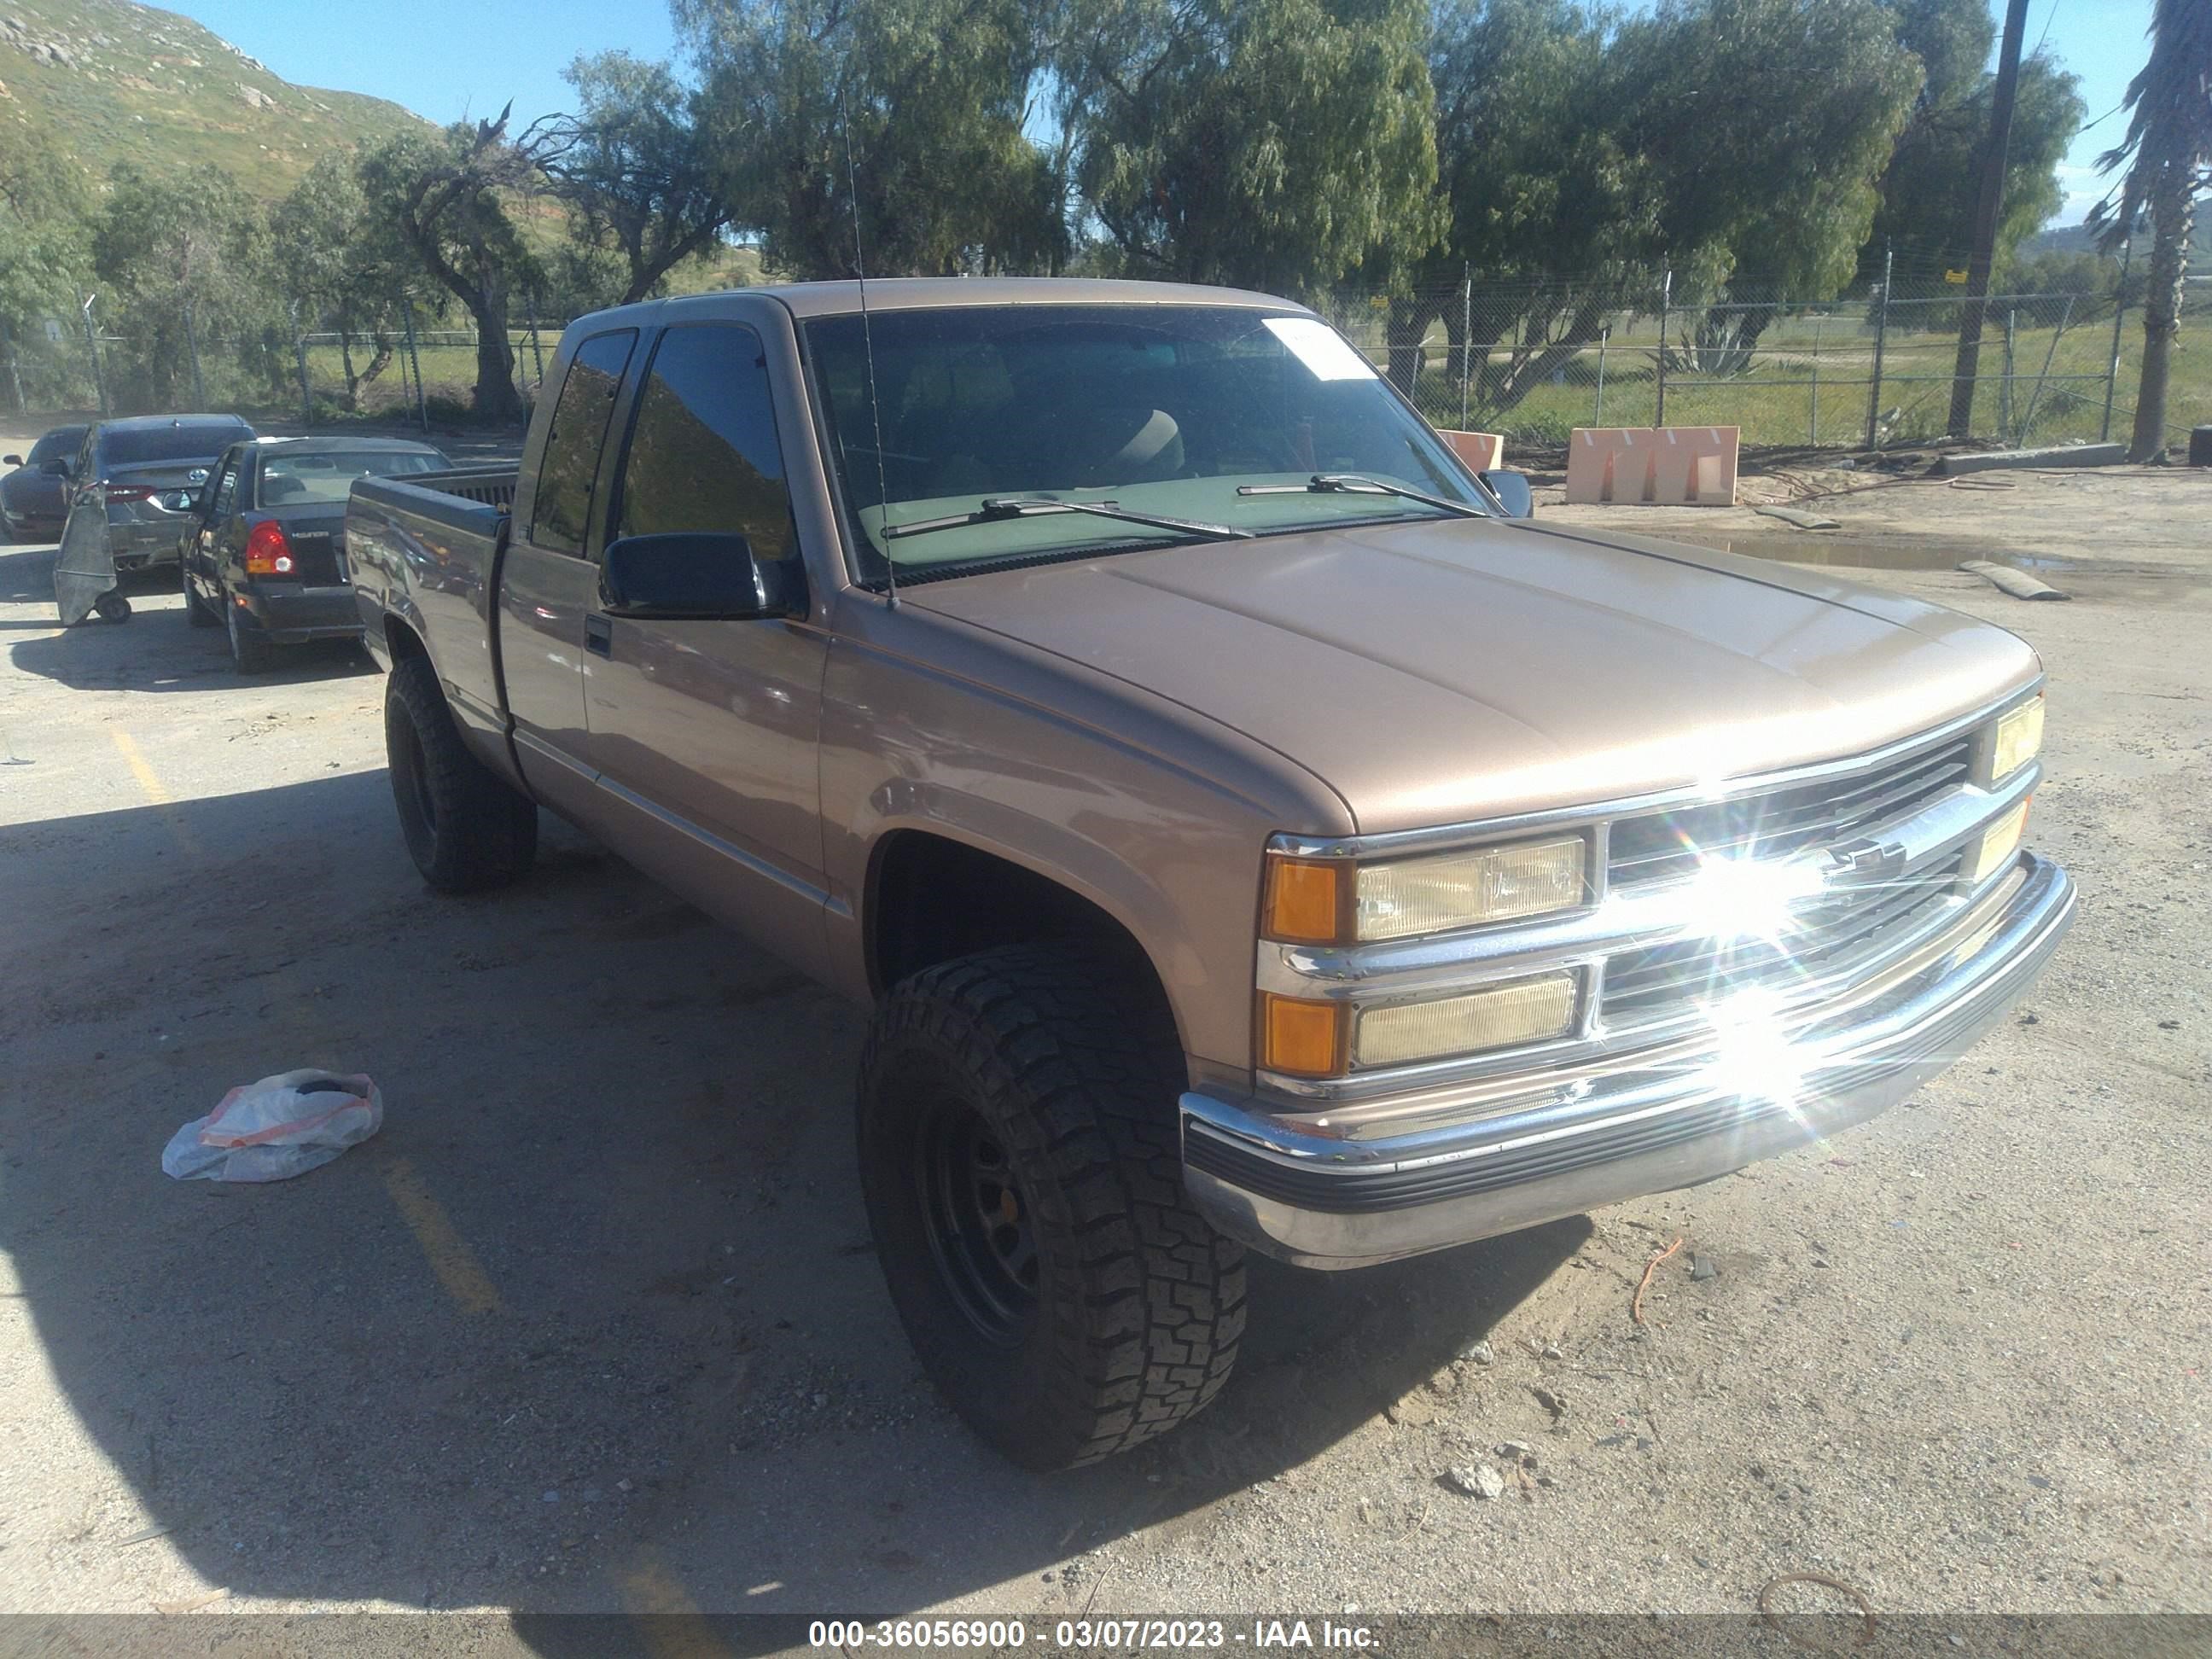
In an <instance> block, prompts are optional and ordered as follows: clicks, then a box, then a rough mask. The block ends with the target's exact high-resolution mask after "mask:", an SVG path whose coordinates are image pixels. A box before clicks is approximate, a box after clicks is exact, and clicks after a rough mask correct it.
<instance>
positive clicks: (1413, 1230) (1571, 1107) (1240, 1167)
mask: <svg viewBox="0 0 2212 1659" xmlns="http://www.w3.org/2000/svg"><path fill="white" fill-rule="evenodd" d="M2019 870H2020V872H2021V880H2020V882H2019V884H2018V885H2016V886H2013V887H2010V889H2009V890H2008V893H2007V895H2006V897H2005V899H2004V900H2003V902H2002V908H2001V909H2000V910H1999V911H1998V913H1997V914H1996V917H1995V918H1994V920H1993V921H1992V920H1990V919H1987V918H1984V917H1981V916H1977V917H1975V918H1974V919H1973V920H1972V923H1971V925H1968V926H1965V927H1961V928H1960V930H1959V933H1960V934H1962V935H1963V936H1964V937H1963V938H1959V937H1958V936H1956V935H1954V939H1947V940H1946V941H1944V947H1945V950H1946V951H1947V954H1944V955H1942V956H1941V957H1937V958H1936V960H1935V961H1934V962H1933V963H1930V964H1929V966H1927V967H1925V968H1924V969H1922V970H1920V971H1919V972H1917V973H1916V974H1915V975H1913V976H1912V977H1911V978H1910V979H1908V980H1906V981H1904V982H1903V983H1902V984H1898V985H1892V986H1890V987H1886V989H1885V990H1884V992H1883V994H1881V996H1880V997H1878V998H1876V999H1875V1000H1873V1001H1871V1002H1869V1003H1865V1004H1862V1005H1859V1006H1852V1007H1848V1008H1846V1009H1844V1010H1843V1011H1841V1012H1838V1013H1837V1014H1835V1015H1833V1016H1832V1017H1829V1018H1814V1019H1812V1020H1810V1021H1809V1022H1808V1023H1805V1024H1801V1025H1799V1026H1798V1027H1796V1029H1794V1030H1790V1031H1789V1032H1787V1033H1777V1034H1774V1035H1773V1036H1771V1040H1769V1041H1765V1042H1749V1043H1746V1042H1742V1041H1741V1040H1740V1038H1741V1034H1740V1033H1735V1034H1730V1035H1729V1036H1728V1037H1726V1038H1723V1035H1722V1034H1721V1033H1719V1032H1715V1033H1714V1034H1713V1039H1712V1041H1711V1042H1710V1043H1706V1044H1703V1045H1700V1046H1699V1047H1697V1048H1694V1049H1692V1050H1691V1051H1688V1052H1685V1051H1683V1050H1682V1049H1680V1048H1672V1049H1669V1050H1668V1051H1667V1052H1666V1054H1664V1056H1663V1058H1662V1059H1659V1060H1639V1059H1638V1056H1637V1055H1635V1054H1623V1055H1621V1056H1620V1057H1619V1064H1618V1068H1617V1069H1613V1070H1609V1071H1606V1072H1604V1073H1600V1074H1597V1075H1583V1076H1580V1077H1577V1078H1576V1079H1573V1080H1571V1082H1565V1083H1552V1082H1550V1081H1549V1080H1547V1079H1544V1078H1541V1077H1536V1076H1532V1077H1531V1078H1530V1079H1529V1082H1530V1091H1529V1092H1528V1094H1525V1095H1522V1096H1520V1097H1517V1098H1516V1099H1515V1100H1514V1101H1512V1102H1510V1103H1497V1104H1495V1105H1494V1106H1493V1108H1492V1109H1489V1110H1487V1111H1486V1113H1485V1114H1484V1115H1481V1116H1480V1117H1478V1118H1473V1119H1470V1120H1468V1121H1461V1122H1450V1123H1444V1124H1441V1125H1438V1124H1434V1123H1431V1124H1430V1125H1429V1126H1428V1127H1424V1128H1422V1129H1421V1130H1419V1131H1418V1132H1416V1133H1407V1134H1401V1135H1398V1136H1395V1137H1388V1138H1377V1139H1349V1138H1340V1137H1335V1136H1331V1135H1329V1134H1328V1133H1325V1132H1318V1133H1317V1132H1316V1130H1317V1125H1316V1121H1315V1119H1314V1118H1313V1117H1312V1116H1311V1115H1302V1116H1300V1117H1298V1118H1297V1121H1291V1119H1290V1118H1289V1117H1288V1116H1287V1115H1285V1106H1284V1104H1283V1103H1279V1102H1278V1103H1272V1104H1271V1103H1267V1102H1263V1101H1256V1100H1235V1099H1223V1098H1219V1097H1215V1096H1212V1095H1206V1094H1195V1093H1194V1094H1186V1095H1185V1096H1183V1097H1182V1140H1183V1169H1184V1179H1185V1182H1187V1184H1188V1188H1189V1190H1190V1194H1191V1197H1192V1200H1193V1201H1194V1203H1195V1204H1196V1205H1197V1206H1198V1207H1199V1209H1200V1212H1202V1213H1204V1214H1205V1215H1206V1218H1207V1219H1208V1220H1209V1221H1211V1222H1212V1225H1214V1226H1216V1227H1217V1228H1218V1229H1219V1230H1220V1231H1223V1232H1225V1233H1226V1234H1228V1235H1230V1236H1231V1237H1235V1238H1239V1239H1242V1240H1243V1241H1244V1242H1245V1243H1248V1244H1250V1245H1252V1246H1253V1247H1254V1248H1255V1249H1259V1250H1261V1251H1263V1252H1264V1253H1266V1254H1267V1255H1273V1256H1277V1257H1280V1258H1282V1259H1284V1260H1286V1261H1295V1262H1298V1263H1300V1264H1302V1265H1304V1266H1307V1267H1362V1266H1365V1265H1368V1264H1370V1263H1372V1262H1376V1261H1389V1260H1391V1259H1393V1258H1395V1257H1398V1256H1406V1255H1419V1254H1421V1253H1422V1252H1424V1251H1427V1250H1436V1249H1445V1248H1447V1247H1449V1246H1450V1245H1454V1244H1462V1243H1468V1241H1470V1240H1473V1239H1478V1238H1486V1237H1491V1236H1492V1235H1493V1234H1497V1233H1505V1232H1512V1231H1516V1230H1517V1229H1519V1228H1522V1227H1529V1226H1534V1225H1537V1224H1539V1223H1541V1222H1545V1221H1549V1220H1553V1219H1555V1218H1558V1217H1560V1216H1565V1215H1577V1214H1580V1213H1581V1212H1583V1211H1585V1210H1589V1209H1593V1208H1595V1207H1597V1206H1602V1205H1607V1204H1614V1203H1619V1202H1621V1201H1623V1200H1627V1199H1632V1198H1638V1197H1641V1196H1643V1195H1644V1194H1650V1193H1657V1192H1667V1191H1671V1190H1673V1189H1674V1188H1680V1187H1689V1186H1695V1185H1697V1184H1698V1183H1699V1182H1704V1181H1709V1180H1711V1179H1713V1178H1714V1177H1715V1176H1723V1175H1726V1174H1728V1173H1729V1171H1731V1170H1740V1169H1741V1168H1742V1167H1743V1166H1744V1165H1746V1164H1753V1163H1756V1162H1758V1161H1759V1159H1761V1158H1770V1157H1772V1156H1774V1155H1775V1154H1777V1153H1779V1152H1787V1151H1789V1150H1790V1149H1791V1148H1793V1147H1796V1146H1801V1145H1802V1144H1804V1143H1805V1142H1808V1141H1810V1140H1815V1139H1820V1138H1821V1137H1824V1136H1826V1135H1828V1134H1832V1133H1835V1132H1836V1131H1838V1130H1839V1129H1846V1128H1849V1127H1851V1126H1853V1125H1854V1124H1857V1123H1862V1122H1864V1121H1866V1120H1867V1119H1869V1118H1870V1117H1872V1116H1874V1115H1875V1114H1876V1113H1878V1112H1880V1111H1881V1110H1883V1109H1885V1108H1887V1107H1888V1106H1891V1105H1893V1104H1894V1103H1896V1102H1898V1101H1899V1100H1902V1099H1904V1098H1905V1097H1906V1096H1908V1095H1910V1094H1911V1093H1912V1091H1914V1090H1916V1089H1917V1088H1918V1087H1919V1086H1920V1085H1922V1084H1923V1083H1925V1082H1926V1081H1928V1079H1930V1078H1932V1077H1934V1076H1936V1073H1939V1072H1941V1071H1942V1070H1943V1069H1944V1068H1945V1067H1946V1066H1948V1065H1950V1064H1951V1062H1952V1061H1953V1060H1956V1059H1958V1058H1959V1057H1960V1054H1964V1053H1965V1052H1966V1049H1968V1048H1971V1047H1972V1045H1973V1043H1974V1042H1975V1041H1976V1040H1977V1039H1978V1038H1979V1037H1980V1036H1981V1035H1982V1034H1983V1033H1984V1031H1986V1030H1988V1029H1989V1028H1990V1026H1991V1025H1993V1024H1996V1022H1997V1021H1998V1020H1999V1019H2000V1018H2002V1017H2003V1015H2004V1013H2005V1011H2006V1010H2007V1009H2008V1008H2009V1007H2010V1006H2012V1004H2013V1003H2014V1001H2015V1000H2016V999H2018V998H2019V997H2020V996H2021V994H2022V993H2023V992H2025V991H2026V990H2027V987H2028V986H2029V985H2031V984H2032V983H2033V981H2034V980H2035V978H2036V976H2037V975H2038V974H2039V973H2040V972H2041V971H2042V969H2043V966H2044V964H2045V963H2046V962H2047V961H2048V960H2049V959H2050V957H2051V952H2052V951H2055V950H2056V949H2057V945H2058V941H2059V940H2060V939H2062V938H2063V936H2064V934H2065V933H2066V930H2067V928H2068V927H2070V926H2071V925H2072V922H2073V920H2074V884H2073V882H2072V881H2071V880H2070V879H2069V878H2068V876H2067V874H2066V872H2064V871H2063V870H2062V869H2060V868H2059V867H2058V866H2057V865H2055V864H2053V863H2051V862H2050V861H2049V860H2045V859H2042V858H2039V857H2037V856H2036V855H2034V854H2030V853H2023V854H2021V855H2020V861H2019ZM1992 879H1995V878H1992Z"/></svg>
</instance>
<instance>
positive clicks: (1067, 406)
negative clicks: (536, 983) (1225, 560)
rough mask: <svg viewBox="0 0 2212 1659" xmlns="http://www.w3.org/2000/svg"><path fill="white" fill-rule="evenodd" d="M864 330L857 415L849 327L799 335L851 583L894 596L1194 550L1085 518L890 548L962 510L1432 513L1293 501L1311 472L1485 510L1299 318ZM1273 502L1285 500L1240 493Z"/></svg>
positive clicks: (1319, 326)
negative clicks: (940, 581) (944, 582)
mask: <svg viewBox="0 0 2212 1659" xmlns="http://www.w3.org/2000/svg"><path fill="white" fill-rule="evenodd" d="M870 325H871V327H872V331H873V334H874V340H873V348H874V360H875V380H876V391H877V397H878V409H877V410H875V411H873V412H872V411H871V410H870V409H869V407H868V398H867V382H868V343H867V342H866V341H865V340H864V339H863V337H862V334H861V328H860V318H859V317H858V316H842V317H830V318H822V319H816V320H815V321H813V322H811V323H809V324H808V325H806V334H807V343H808V346H809V349H810V353H811V356H812V357H813V360H814V363H815V372H816V374H817V377H818V380H819V384H820V386H821V387H822V390H823V394H824V396H823V403H824V405H825V406H826V408H827V410H828V411H829V439H830V449H831V453H832V458H833V462H834V465H836V470H837V472H838V477H839V483H840V485H841V487H842V491H843V494H844V498H845V503H846V506H847V508H848V512H849V513H850V515H851V517H852V519H853V520H854V523H855V524H856V525H857V526H858V528H859V530H860V536H861V538H862V539H863V541H864V543H865V546H864V548H863V550H862V561H863V563H864V566H865V568H863V569H861V570H860V571H859V572H857V573H855V574H857V575H858V576H859V578H860V580H862V581H865V582H876V581H880V580H883V577H884V555H885V550H886V548H888V549H889V550H890V555H891V556H892V557H893V558H894V559H896V563H897V569H898V574H899V578H900V580H916V579H922V578H928V577H934V576H945V575H957V574H962V573H963V571H967V570H971V569H975V568H982V567H984V566H987V565H988V564H991V563H994V562H1000V561H1005V560H1009V559H1012V560H1019V561H1022V562H1030V561H1033V560H1036V559H1039V558H1049V557H1054V556H1063V555H1065V556H1074V555H1077V554H1082V553H1091V552H1097V551H1099V550H1103V549H1106V548H1120V547H1143V546H1158V545H1160V544H1164V543H1168V542H1173V541H1176V540H1180V539H1185V538H1186V537H1190V538H1195V532H1180V531H1177V530H1176V529H1173V528H1169V527H1164V526H1139V525H1133V524H1127V523H1121V522H1115V521H1113V520H1107V519H1104V518H1100V517H1097V516H1094V515H1092V514H1091V513H1054V514H1048V515H1036V516H1022V517H1016V516H1012V515H991V516H988V517H987V518H985V519H984V521H982V522H978V523H975V524H970V525H963V526H957V527H951V528H946V529H944V530H942V531H940V532H933V533H931V534H928V535H915V536H905V537H902V536H899V535H897V534H896V531H897V528H898V526H901V525H903V524H911V523H914V522H915V521H917V520H928V519H937V518H946V517H953V516H957V515H962V514H965V513H970V512H974V511H975V510H976V509H978V508H979V507H981V503H982V502H983V501H984V500H985V499H986V498H999V497H1005V496H1012V495H1025V496H1026V495H1046V496H1051V497H1054V498H1057V499H1061V500H1066V501H1092V502H1102V503H1103V502H1111V503H1113V504H1114V505H1115V507H1119V508H1121V509H1122V510H1123V511H1125V512H1132V513H1146V514H1152V515H1158V516H1163V517H1170V518H1176V519H1184V520H1194V521H1201V522H1202V523H1203V524H1212V525H1214V526H1232V527H1234V528H1236V529H1238V530H1243V531H1249V532H1254V533H1255V534H1260V535H1266V534H1269V533H1273V532H1280V531H1287V530H1295V529H1304V528H1310V527H1313V526H1323V525H1332V524H1342V523H1346V522H1349V521H1352V520H1392V519H1414V518H1433V517H1437V516H1438V515H1439V512H1440V509H1439V508H1438V507H1435V506H1433V505H1429V504H1425V503H1423V502H1419V501H1408V500H1405V499H1403V498H1400V497H1394V496H1388V495H1379V494H1358V495H1354V494H1349V493H1334V494H1319V493H1308V492H1307V491H1305V490H1304V489H1297V488H1295V486H1297V485H1301V484H1304V483H1306V481H1307V480H1309V479H1310V478H1311V477H1313V475H1315V474H1316V473H1354V474H1359V475H1363V476H1364V477H1370V478H1373V479H1376V480H1377V481H1380V482H1384V483H1394V484H1397V485H1400V486H1401V487H1404V488H1407V489H1414V490H1418V491H1420V492H1422V493H1425V494H1427V495H1437V496H1441V497H1443V498H1445V499H1446V500H1448V501H1464V502H1466V503H1468V505H1469V506H1471V507H1477V508H1479V507H1480V506H1481V501H1480V496H1479V495H1478V494H1477V492H1476V489H1475V487H1474V484H1473V483H1471V482H1470V481H1469V479H1468V475H1467V473H1466V472H1465V471H1464V470H1462V467H1461V466H1460V465H1459V463H1458V462H1457V461H1456V460H1455V459H1454V458H1453V457H1452V455H1451V454H1450V453H1449V451H1447V450H1446V449H1445V447H1444V446H1443V441H1441V440H1439V439H1438V438H1437V435H1435V434H1434V433H1433V432H1432V431H1431V430H1430V429H1429V428H1428V427H1427V426H1426V425H1425V423H1424V422H1422V421H1421V419H1420V418H1419V416H1416V415H1415V414H1413V411H1412V410H1409V409H1407V406H1406V405H1405V404H1403V403H1402V402H1401V401H1400V400H1399V399H1398V398H1397V397H1396V396H1395V394H1394V393H1393V392H1391V391H1390V389H1389V386H1386V385H1385V384H1384V382H1383V380H1382V379H1381V377H1380V376H1379V375H1377V374H1376V371H1375V369H1374V368H1373V366H1372V365H1371V364H1370V363H1369V362H1367V361H1366V359H1365V358H1364V357H1362V356H1359V355H1358V353H1357V352H1356V351H1354V350H1353V349H1352V347H1350V346H1349V345H1347V344H1346V343H1345V341H1344V339H1343V337H1341V336H1340V335H1339V334H1338V333H1336V331H1334V330H1333V329H1331V328H1329V327H1328V325H1327V324H1325V323H1322V322H1320V321H1318V320H1317V319H1314V318H1311V317H1305V316H1300V315H1297V314H1296V313H1270V312H1264V311H1257V310H1249V309H1244V308H1241V307H1229V306H1060V305H1052V306H1030V307H1003V306H1000V307H975V308H974V309H964V308H963V309H947V310H927V311H896V312H890V313H878V314H877V315H876V316H874V317H873V318H872V319H870ZM878 422H880V425H881V431H882V439H881V442H880V445H878V440H877V435H876V434H877V429H878ZM1270 485H1272V486H1279V487H1280V486H1291V488H1284V489H1279V490H1269V491H1267V493H1263V494H1258V495H1253V494H1245V495H1240V494H1239V493H1238V490H1239V487H1240V486H1243V487H1247V488H1249V487H1254V486H1270ZM887 520H888V522H889V525H890V527H891V529H892V531H893V532H894V533H893V534H892V535H891V536H890V538H886V537H885V535H884V526H885V523H886V521H887Z"/></svg>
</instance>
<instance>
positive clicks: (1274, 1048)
mask: <svg viewBox="0 0 2212 1659" xmlns="http://www.w3.org/2000/svg"><path fill="white" fill-rule="evenodd" d="M1578 986H1579V981H1578V979H1577V975H1575V974H1574V973H1573V972H1571V971H1569V970H1564V969H1562V970H1559V971H1554V972H1552V973H1547V974H1531V975H1528V976H1527V977H1526V978H1523V979H1509V980H1502V981H1499V982H1498V983H1497V984H1495V985H1486V986H1484V987H1481V988H1480V990H1474V991H1468V992H1464V993H1462V994H1460V995H1458V996H1450V997H1437V998H1436V999H1434V1000H1431V1001H1427V1002H1399V1003H1389V1004H1385V1005H1384V1006H1381V1007H1377V1008H1361V1007H1358V1006H1354V1005H1352V1004H1351V1003H1347V1002H1340V1001H1333V1002H1310V1001H1307V1000H1304V999H1303V998H1299V997H1285V996H1278V995H1276V994H1274V993H1273V992H1272V991H1262V992H1261V994H1260V1064H1261V1066H1262V1067H1263V1068H1264V1069H1266V1070H1267V1071H1270V1072H1281V1073H1285V1074H1286V1075H1289V1076H1292V1077H1312V1078H1322V1077H1341V1076H1342V1075H1344V1073H1346V1071H1347V1070H1350V1069H1353V1068H1358V1067H1367V1066H1410V1065H1413V1064H1415V1063H1416V1062H1418V1061H1420V1060H1444V1059H1448V1058H1450V1057H1451V1056H1454V1055H1457V1054H1481V1053H1483V1052H1485V1051H1486V1050H1488V1049H1492V1048H1516V1047H1518V1046H1520V1045H1522V1044H1524V1043H1530V1042H1551V1041H1552V1040H1553V1039H1554V1038H1556V1037H1563V1036H1566V1035H1567V1034H1568V1033H1569V1032H1570V1031H1571V1030H1574V1025H1575V1010H1576V1005H1577V1001H1578V1000H1579V999H1578V995H1577V991H1578Z"/></svg>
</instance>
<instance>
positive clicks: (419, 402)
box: [402, 300, 430, 438]
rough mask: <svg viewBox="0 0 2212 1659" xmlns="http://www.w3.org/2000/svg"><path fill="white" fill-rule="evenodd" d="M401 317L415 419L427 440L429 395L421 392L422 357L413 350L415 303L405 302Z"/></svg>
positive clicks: (428, 432) (428, 430)
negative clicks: (411, 375)
mask: <svg viewBox="0 0 2212 1659" xmlns="http://www.w3.org/2000/svg"><path fill="white" fill-rule="evenodd" d="M402 315H403V316H404V318H405V319H406V323H407V361H408V362H410V363H411V364H413V365H414V368H415V413H416V418H417V420H418V421H420V422H421V423H422V435H423V436H424V437H426V438H427V437H428V436H429V435H430V398H429V394H428V393H427V392H424V391H423V390H422V354H421V353H420V352H418V351H416V349H415V302H414V301H412V300H410V301H407V302H406V309H405V310H404V312H403V313H402Z"/></svg>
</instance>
